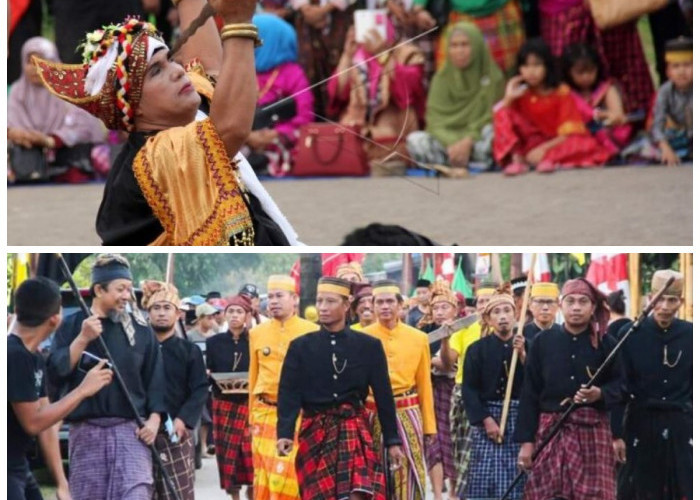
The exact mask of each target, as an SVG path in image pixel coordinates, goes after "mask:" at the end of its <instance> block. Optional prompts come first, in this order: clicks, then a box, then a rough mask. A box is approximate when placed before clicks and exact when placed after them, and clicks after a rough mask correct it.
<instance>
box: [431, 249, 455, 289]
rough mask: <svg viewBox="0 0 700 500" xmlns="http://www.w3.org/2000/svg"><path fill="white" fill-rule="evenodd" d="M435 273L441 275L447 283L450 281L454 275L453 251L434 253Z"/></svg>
mask: <svg viewBox="0 0 700 500" xmlns="http://www.w3.org/2000/svg"><path fill="white" fill-rule="evenodd" d="M435 275H436V277H437V276H442V277H443V279H445V280H446V281H447V282H448V283H452V278H454V276H455V255H454V254H453V253H436V254H435Z"/></svg>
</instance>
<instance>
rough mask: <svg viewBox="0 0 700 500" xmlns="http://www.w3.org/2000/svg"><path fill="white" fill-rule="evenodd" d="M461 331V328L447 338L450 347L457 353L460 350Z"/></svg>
mask: <svg viewBox="0 0 700 500" xmlns="http://www.w3.org/2000/svg"><path fill="white" fill-rule="evenodd" d="M461 331H462V330H460V331H458V332H455V333H454V334H452V335H450V340H449V345H450V349H452V350H453V351H454V352H456V353H457V354H458V355H459V354H460V353H461V352H462V335H460V332H461Z"/></svg>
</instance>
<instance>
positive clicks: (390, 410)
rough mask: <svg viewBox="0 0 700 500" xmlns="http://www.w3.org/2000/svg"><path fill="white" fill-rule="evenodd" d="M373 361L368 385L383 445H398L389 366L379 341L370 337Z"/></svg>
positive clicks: (399, 441) (398, 439)
mask: <svg viewBox="0 0 700 500" xmlns="http://www.w3.org/2000/svg"><path fill="white" fill-rule="evenodd" d="M372 343H373V344H374V345H372V353H373V354H374V356H373V358H374V359H373V362H372V363H370V365H369V366H370V369H371V370H372V372H371V374H370V379H369V385H370V387H371V388H372V394H373V395H374V401H375V403H376V405H377V415H378V416H379V423H380V424H381V426H382V435H383V436H384V446H385V447H389V446H393V445H400V444H401V438H399V431H398V427H397V424H396V406H395V405H394V394H393V392H392V391H391V381H390V380H389V366H388V364H387V361H386V354H385V353H384V347H382V343H381V341H379V340H377V339H372Z"/></svg>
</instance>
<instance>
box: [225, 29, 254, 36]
mask: <svg viewBox="0 0 700 500" xmlns="http://www.w3.org/2000/svg"><path fill="white" fill-rule="evenodd" d="M231 33H245V34H246V35H251V34H252V35H255V36H258V30H243V29H235V28H231V29H226V30H221V36H226V35H230V34H231Z"/></svg>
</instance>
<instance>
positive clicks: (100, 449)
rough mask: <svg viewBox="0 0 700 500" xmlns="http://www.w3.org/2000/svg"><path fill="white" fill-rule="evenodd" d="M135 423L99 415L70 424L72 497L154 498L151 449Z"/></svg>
mask: <svg viewBox="0 0 700 500" xmlns="http://www.w3.org/2000/svg"><path fill="white" fill-rule="evenodd" d="M137 429H138V427H137V425H136V422H134V421H133V420H127V419H123V418H96V419H92V420H86V421H83V422H77V423H71V426H70V432H69V436H68V449H69V451H68V454H69V456H70V479H69V482H68V484H69V487H70V494H71V497H73V500H95V499H96V498H99V499H100V500H122V499H124V498H128V499H129V500H151V497H152V496H153V469H152V467H153V465H152V459H151V451H150V450H149V448H148V446H146V445H145V444H144V443H143V441H140V440H139V438H138V437H137V436H136V430H137Z"/></svg>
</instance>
